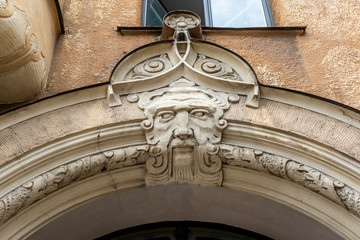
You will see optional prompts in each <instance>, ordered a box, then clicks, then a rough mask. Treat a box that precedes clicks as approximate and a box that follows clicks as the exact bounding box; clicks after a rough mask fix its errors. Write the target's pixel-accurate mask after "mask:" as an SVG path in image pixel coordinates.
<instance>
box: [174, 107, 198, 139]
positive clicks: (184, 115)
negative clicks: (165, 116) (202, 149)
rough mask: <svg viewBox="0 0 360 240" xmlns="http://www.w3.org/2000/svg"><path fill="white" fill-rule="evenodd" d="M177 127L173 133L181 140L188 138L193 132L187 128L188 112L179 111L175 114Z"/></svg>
mask: <svg viewBox="0 0 360 240" xmlns="http://www.w3.org/2000/svg"><path fill="white" fill-rule="evenodd" d="M177 118H178V119H177V120H178V121H177V124H178V126H177V128H176V129H175V131H174V135H175V137H176V138H179V139H181V140H186V139H189V138H191V137H192V136H193V132H192V131H191V129H190V128H189V116H188V112H186V111H181V112H179V113H178V115H177Z"/></svg>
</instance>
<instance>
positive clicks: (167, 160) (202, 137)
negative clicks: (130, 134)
mask: <svg viewBox="0 0 360 240" xmlns="http://www.w3.org/2000/svg"><path fill="white" fill-rule="evenodd" d="M128 100H129V101H131V102H134V101H138V105H139V107H140V108H141V109H143V110H144V114H145V116H146V118H147V119H146V120H144V121H143V122H142V123H141V126H142V128H143V129H144V130H145V135H146V141H147V144H148V145H149V147H150V151H149V152H150V156H151V157H150V158H149V159H148V160H147V161H146V169H147V173H146V177H145V181H146V183H147V184H148V185H149V184H150V185H151V184H157V183H167V182H172V181H176V182H191V183H195V184H209V185H218V186H220V185H221V183H222V171H221V159H220V158H219V157H218V156H217V155H216V154H217V153H218V150H219V147H218V144H219V143H220V141H221V136H222V130H223V129H224V128H226V126H227V122H226V120H225V119H222V116H223V114H224V110H226V109H228V108H229V107H230V103H229V101H232V102H236V101H238V100H239V96H237V95H234V94H227V93H223V92H215V91H213V90H211V89H208V88H204V87H200V86H197V85H195V83H193V82H191V81H189V80H186V79H184V78H182V79H179V80H177V81H175V82H174V83H172V84H170V85H169V87H166V88H161V89H158V90H155V91H151V92H144V93H140V94H136V95H129V96H128Z"/></svg>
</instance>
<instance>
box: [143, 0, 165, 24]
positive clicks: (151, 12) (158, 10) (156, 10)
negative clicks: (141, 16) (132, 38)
mask: <svg viewBox="0 0 360 240" xmlns="http://www.w3.org/2000/svg"><path fill="white" fill-rule="evenodd" d="M148 7H149V9H148V24H147V26H162V20H163V17H164V16H165V14H166V10H165V8H164V7H163V6H162V5H161V3H160V2H159V0H151V1H150V2H149V5H148Z"/></svg>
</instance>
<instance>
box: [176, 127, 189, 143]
mask: <svg viewBox="0 0 360 240" xmlns="http://www.w3.org/2000/svg"><path fill="white" fill-rule="evenodd" d="M174 134H175V137H177V138H179V139H181V140H186V139H189V138H191V137H192V136H193V133H192V131H191V129H190V128H177V129H175V132H174Z"/></svg>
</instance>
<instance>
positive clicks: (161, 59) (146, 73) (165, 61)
mask: <svg viewBox="0 0 360 240" xmlns="http://www.w3.org/2000/svg"><path fill="white" fill-rule="evenodd" d="M171 67H172V63H171V62H170V59H169V56H168V55H167V54H162V55H160V56H157V57H153V58H150V59H148V60H146V61H144V62H143V63H141V64H139V65H137V66H136V67H135V68H134V69H132V70H131V71H130V72H129V73H128V74H127V75H126V77H125V80H127V81H129V80H136V79H144V78H147V77H152V76H156V75H158V74H160V73H161V72H165V71H167V70H169V69H170V68H171Z"/></svg>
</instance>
